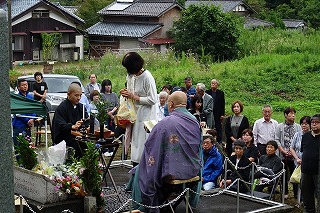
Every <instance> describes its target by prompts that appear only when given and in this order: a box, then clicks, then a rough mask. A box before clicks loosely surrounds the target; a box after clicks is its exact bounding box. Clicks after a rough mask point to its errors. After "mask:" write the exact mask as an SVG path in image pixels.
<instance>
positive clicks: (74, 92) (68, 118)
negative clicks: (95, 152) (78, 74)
mask: <svg viewBox="0 0 320 213" xmlns="http://www.w3.org/2000/svg"><path fill="white" fill-rule="evenodd" d="M81 95H82V90H81V87H80V86H79V85H78V84H74V83H71V84H70V86H69V88H68V93H67V99H66V100H64V101H63V102H61V103H60V105H59V106H58V107H57V109H56V111H55V113H54V117H53V120H52V137H53V144H58V143H60V142H61V141H63V140H64V141H65V142H66V144H67V146H69V147H73V148H74V149H75V157H81V156H82V150H81V149H82V148H81V147H80V145H79V144H78V143H77V142H76V141H75V137H76V136H75V135H74V134H72V131H77V130H79V128H80V127H81V125H82V123H83V120H82V117H83V115H84V116H85V118H87V117H88V114H87V112H83V110H84V109H85V108H84V107H83V105H82V104H81V103H79V101H80V98H81Z"/></svg>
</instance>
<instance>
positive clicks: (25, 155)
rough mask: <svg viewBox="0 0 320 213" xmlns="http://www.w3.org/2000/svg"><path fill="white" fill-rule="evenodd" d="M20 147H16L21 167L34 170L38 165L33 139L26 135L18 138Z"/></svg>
mask: <svg viewBox="0 0 320 213" xmlns="http://www.w3.org/2000/svg"><path fill="white" fill-rule="evenodd" d="M17 141H18V143H19V144H18V145H15V153H16V156H17V157H16V159H17V163H18V165H19V166H21V167H23V168H25V169H28V170H32V169H33V168H34V167H35V166H36V165H37V164H38V159H37V153H36V151H35V150H36V147H35V146H34V145H33V143H32V142H31V137H30V136H28V135H26V134H21V135H18V136H17Z"/></svg>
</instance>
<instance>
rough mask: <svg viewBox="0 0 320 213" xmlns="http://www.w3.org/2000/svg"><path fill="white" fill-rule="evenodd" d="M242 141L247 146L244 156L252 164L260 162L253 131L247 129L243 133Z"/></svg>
mask: <svg viewBox="0 0 320 213" xmlns="http://www.w3.org/2000/svg"><path fill="white" fill-rule="evenodd" d="M241 139H242V140H243V142H244V143H245V144H246V147H247V148H246V150H245V151H244V156H246V157H247V158H248V159H249V160H250V161H251V162H258V154H259V151H258V148H257V147H256V146H255V145H254V143H253V132H252V130H251V129H245V130H243V132H242V135H241Z"/></svg>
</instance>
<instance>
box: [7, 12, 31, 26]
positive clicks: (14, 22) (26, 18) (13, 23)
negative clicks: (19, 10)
mask: <svg viewBox="0 0 320 213" xmlns="http://www.w3.org/2000/svg"><path fill="white" fill-rule="evenodd" d="M29 18H32V13H28V14H26V15H25V16H22V17H21V18H18V19H17V20H15V21H13V22H12V26H14V25H16V24H19V23H21V22H24V21H25V20H28V19H29Z"/></svg>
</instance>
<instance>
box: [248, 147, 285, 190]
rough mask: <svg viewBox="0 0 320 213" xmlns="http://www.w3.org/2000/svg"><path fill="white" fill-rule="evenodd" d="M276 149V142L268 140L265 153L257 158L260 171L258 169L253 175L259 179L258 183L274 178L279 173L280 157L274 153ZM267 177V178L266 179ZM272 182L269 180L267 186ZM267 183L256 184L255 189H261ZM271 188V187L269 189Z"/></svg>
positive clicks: (280, 166)
mask: <svg viewBox="0 0 320 213" xmlns="http://www.w3.org/2000/svg"><path fill="white" fill-rule="evenodd" d="M277 149H278V144H277V142H275V141H268V142H267V146H266V152H267V154H266V155H262V156H261V157H260V159H259V163H258V165H259V167H260V171H258V172H257V173H256V174H255V175H254V176H255V178H259V179H260V183H263V181H266V180H267V181H269V180H270V179H272V178H274V177H275V176H274V175H275V174H277V173H279V172H280V171H281V169H282V163H281V159H280V158H279V157H278V156H277V155H276V151H277ZM266 178H267V179H266ZM271 184H273V182H271V183H270V184H269V186H270V185H271ZM267 186H268V185H263V184H261V185H258V186H256V188H255V190H256V191H262V190H263V189H264V188H265V187H267ZM269 190H271V189H269Z"/></svg>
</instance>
